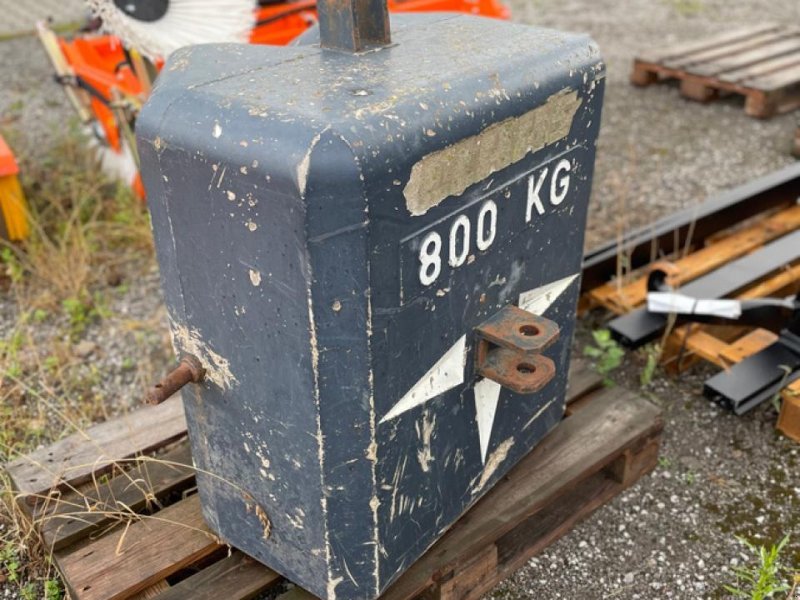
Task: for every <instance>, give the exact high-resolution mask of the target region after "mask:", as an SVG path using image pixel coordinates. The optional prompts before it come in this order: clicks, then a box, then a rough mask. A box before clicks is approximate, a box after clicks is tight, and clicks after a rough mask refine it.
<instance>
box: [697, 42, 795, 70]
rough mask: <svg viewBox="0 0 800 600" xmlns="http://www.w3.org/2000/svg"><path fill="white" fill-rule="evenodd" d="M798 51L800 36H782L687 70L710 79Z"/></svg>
mask: <svg viewBox="0 0 800 600" xmlns="http://www.w3.org/2000/svg"><path fill="white" fill-rule="evenodd" d="M798 49H800V36H798V35H797V34H793V35H792V36H791V37H788V38H787V37H786V36H782V37H777V38H776V39H775V40H774V41H772V42H770V43H765V44H759V45H757V46H755V47H753V48H750V49H747V50H745V51H742V52H738V53H735V54H729V55H723V56H719V57H717V58H715V59H713V60H709V61H706V62H703V63H700V64H696V65H692V66H691V69H689V70H691V72H692V75H702V76H706V77H711V76H716V75H718V74H720V73H724V72H726V71H730V70H732V69H741V68H744V67H749V66H752V65H755V64H758V63H761V62H763V61H765V60H769V59H772V58H776V57H779V56H783V55H785V54H792V53H793V52H796V51H797V50H798Z"/></svg>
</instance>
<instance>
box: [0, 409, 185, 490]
mask: <svg viewBox="0 0 800 600" xmlns="http://www.w3.org/2000/svg"><path fill="white" fill-rule="evenodd" d="M185 434H186V420H185V418H184V415H183V405H182V404H181V400H180V397H178V396H175V397H173V398H170V399H169V400H167V401H166V402H164V403H163V404H161V405H159V406H152V407H146V408H140V409H138V410H135V411H132V412H130V413H128V414H127V415H124V416H120V417H117V418H115V419H113V420H111V421H107V422H105V423H101V424H99V425H96V426H94V427H91V428H89V429H88V430H86V431H85V432H76V433H74V434H72V435H70V436H69V437H67V438H64V439H63V440H60V441H58V442H56V443H55V444H52V445H51V446H48V447H46V448H42V449H40V450H36V451H34V452H32V453H31V454H28V455H26V456H23V457H21V458H18V459H16V460H14V461H13V462H11V463H10V464H8V465H6V470H7V471H8V474H9V475H10V476H11V479H12V482H13V484H14V488H15V489H16V490H17V491H18V492H20V493H21V494H22V495H34V496H41V495H45V494H47V493H49V492H50V490H51V489H56V488H64V487H66V486H76V485H80V484H82V483H85V482H86V481H89V480H90V479H91V478H92V474H93V473H94V475H95V476H99V475H101V474H102V473H104V472H108V471H109V470H110V469H112V468H113V467H114V465H115V462H114V461H119V460H121V459H125V458H130V457H132V456H134V455H136V454H139V453H145V452H149V451H151V450H154V449H156V448H159V447H161V446H164V445H166V444H167V443H169V442H171V441H174V440H176V439H178V438H180V437H182V436H183V435H185Z"/></svg>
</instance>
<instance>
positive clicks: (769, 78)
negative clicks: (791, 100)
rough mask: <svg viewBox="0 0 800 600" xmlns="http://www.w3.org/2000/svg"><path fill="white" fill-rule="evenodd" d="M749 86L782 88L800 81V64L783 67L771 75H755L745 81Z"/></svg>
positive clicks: (768, 89) (765, 88)
mask: <svg viewBox="0 0 800 600" xmlns="http://www.w3.org/2000/svg"><path fill="white" fill-rule="evenodd" d="M744 83H745V84H746V85H747V86H748V87H752V88H756V89H759V90H765V91H775V90H782V89H784V88H787V87H791V86H793V85H796V84H798V83H800V65H794V66H792V67H789V68H787V69H781V70H780V71H777V72H775V73H771V74H770V75H764V76H762V77H755V78H753V79H749V80H747V81H746V82H744Z"/></svg>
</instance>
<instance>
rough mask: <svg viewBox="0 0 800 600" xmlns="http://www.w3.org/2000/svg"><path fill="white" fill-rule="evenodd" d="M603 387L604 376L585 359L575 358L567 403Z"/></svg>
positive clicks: (570, 376) (571, 366)
mask: <svg viewBox="0 0 800 600" xmlns="http://www.w3.org/2000/svg"><path fill="white" fill-rule="evenodd" d="M601 387H603V377H602V376H601V375H600V374H599V373H598V372H597V371H595V370H594V369H593V368H592V366H591V364H589V362H587V361H585V360H581V359H578V360H575V359H573V360H572V362H571V364H570V368H569V380H568V381H567V404H572V403H573V402H577V401H578V400H580V399H581V398H583V397H584V396H587V395H588V394H589V393H591V392H593V391H594V390H597V389H599V388H601Z"/></svg>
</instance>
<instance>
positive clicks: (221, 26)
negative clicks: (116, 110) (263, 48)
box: [87, 0, 255, 61]
mask: <svg viewBox="0 0 800 600" xmlns="http://www.w3.org/2000/svg"><path fill="white" fill-rule="evenodd" d="M87 4H88V5H89V8H90V9H91V11H92V13H93V14H94V15H95V16H96V17H98V18H100V20H101V21H102V23H103V29H104V30H105V31H106V32H108V33H110V34H112V35H115V36H117V37H119V38H120V39H121V40H123V41H124V43H125V45H126V46H128V47H130V48H136V49H137V50H138V51H139V52H141V53H142V54H143V55H144V56H146V57H148V58H149V59H151V60H154V61H155V60H158V59H162V58H167V57H168V56H169V55H170V54H171V53H172V52H173V51H175V50H177V49H178V48H181V47H183V46H189V45H191V44H203V43H211V42H246V41H247V40H248V36H249V35H250V31H251V30H252V28H253V25H254V23H255V11H254V5H253V1H252V0H87Z"/></svg>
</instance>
